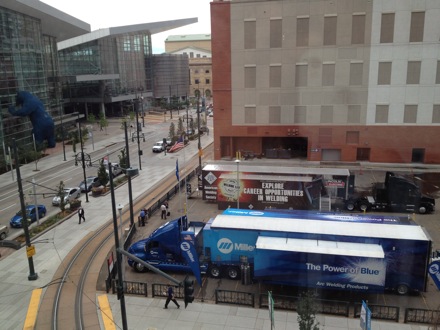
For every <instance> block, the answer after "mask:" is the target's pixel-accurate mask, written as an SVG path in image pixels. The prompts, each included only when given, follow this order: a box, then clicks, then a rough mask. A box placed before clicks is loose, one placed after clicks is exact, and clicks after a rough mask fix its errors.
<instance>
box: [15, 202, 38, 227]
mask: <svg viewBox="0 0 440 330" xmlns="http://www.w3.org/2000/svg"><path fill="white" fill-rule="evenodd" d="M46 213H47V211H46V206H44V205H42V204H40V205H38V217H39V219H41V218H43V217H44V216H45V215H46ZM26 219H28V222H29V223H32V222H35V221H37V212H36V207H35V205H27V206H26ZM22 220H23V215H22V213H21V210H20V211H18V212H17V213H16V214H15V215H14V216H13V217H12V219H11V221H9V224H10V225H11V227H12V228H22V227H23V224H22Z"/></svg>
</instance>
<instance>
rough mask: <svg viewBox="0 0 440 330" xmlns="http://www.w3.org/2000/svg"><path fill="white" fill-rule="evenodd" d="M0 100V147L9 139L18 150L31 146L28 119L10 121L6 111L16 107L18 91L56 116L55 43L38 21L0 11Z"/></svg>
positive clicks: (56, 73) (12, 118)
mask: <svg viewBox="0 0 440 330" xmlns="http://www.w3.org/2000/svg"><path fill="white" fill-rule="evenodd" d="M0 36H1V37H0V99H1V105H2V112H1V119H0V120H1V128H2V129H1V130H0V131H1V136H0V139H1V141H0V142H1V144H2V149H3V145H10V144H11V141H12V138H15V139H16V140H17V144H18V145H19V146H22V145H29V144H31V143H32V135H31V134H30V131H31V130H32V125H31V123H30V121H29V119H28V118H27V117H13V116H11V115H10V114H9V112H8V111H7V108H8V107H9V106H10V105H14V104H15V95H16V93H17V91H19V90H25V91H28V92H30V93H32V94H34V95H36V96H37V97H38V98H39V99H40V100H41V101H42V102H43V104H44V105H45V106H46V110H47V111H48V112H49V113H50V114H51V115H53V114H59V111H60V107H59V106H58V105H57V102H49V100H57V99H59V98H58V97H57V96H58V95H59V92H58V91H59V79H58V76H59V75H58V71H57V56H56V42H55V39H54V38H52V37H50V36H45V35H43V34H42V32H41V24H40V21H39V20H38V19H36V18H32V17H30V16H26V15H23V14H20V13H17V12H14V11H11V10H8V9H6V8H2V7H0Z"/></svg>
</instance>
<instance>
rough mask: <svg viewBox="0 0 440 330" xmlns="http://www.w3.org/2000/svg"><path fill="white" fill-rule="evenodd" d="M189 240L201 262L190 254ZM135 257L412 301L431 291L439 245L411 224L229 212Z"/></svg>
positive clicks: (168, 266) (142, 248) (151, 242)
mask: <svg viewBox="0 0 440 330" xmlns="http://www.w3.org/2000/svg"><path fill="white" fill-rule="evenodd" d="M182 232H183V233H184V235H182ZM165 233H166V234H165ZM188 233H192V234H191V235H193V236H194V239H193V241H192V242H193V248H194V250H193V251H194V252H193V254H195V255H196V258H193V262H188V261H186V256H187V255H186V254H185V253H182V252H185V251H184V250H185V249H183V248H182V246H181V244H182V237H185V235H188ZM186 250H187V249H186ZM129 252H130V253H133V254H135V255H136V256H137V257H139V258H141V259H142V260H145V261H147V262H149V263H151V264H153V265H157V266H158V268H159V269H162V270H178V271H190V270H192V271H193V272H194V274H195V275H196V277H197V276H200V275H197V272H198V271H199V270H201V271H202V273H203V272H207V273H208V274H209V275H210V276H212V277H215V278H219V277H228V278H231V279H238V278H240V276H244V275H246V276H250V278H251V279H253V280H254V281H260V282H266V283H274V284H282V285H292V286H301V287H315V288H326V289H338V290H350V291H360V292H378V291H383V290H384V289H393V290H396V291H397V292H398V293H399V294H406V293H408V292H409V291H426V286H427V274H428V272H427V270H428V264H429V261H430V255H431V240H430V238H429V237H428V235H427V234H426V233H425V232H424V230H423V228H422V227H420V226H418V225H416V224H415V223H414V222H412V221H411V220H410V219H409V218H408V217H399V216H389V215H386V216H382V215H351V214H343V213H329V212H313V211H289V210H271V211H268V210H266V211H251V210H238V209H228V210H226V211H224V212H223V213H222V214H220V215H218V216H216V217H215V218H213V219H210V220H209V221H208V222H207V223H206V224H204V223H200V222H196V223H189V224H186V217H184V218H181V219H178V220H174V221H171V222H169V223H167V224H165V225H163V226H162V227H160V228H158V229H157V230H156V231H155V232H153V233H152V234H151V236H150V237H149V238H147V239H145V240H142V241H140V242H138V243H135V244H134V245H133V246H132V247H131V248H130V250H129ZM129 263H130V265H131V266H132V267H134V268H135V269H136V270H138V271H142V270H144V269H143V267H142V265H139V264H136V263H134V262H133V261H130V260H129ZM243 270H248V273H245V272H244V271H243Z"/></svg>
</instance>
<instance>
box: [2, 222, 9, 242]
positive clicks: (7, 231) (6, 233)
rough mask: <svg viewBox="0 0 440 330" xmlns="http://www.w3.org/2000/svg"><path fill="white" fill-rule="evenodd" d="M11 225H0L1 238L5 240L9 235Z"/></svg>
mask: <svg viewBox="0 0 440 330" xmlns="http://www.w3.org/2000/svg"><path fill="white" fill-rule="evenodd" d="M8 233H9V227H8V226H5V225H0V240H4V239H5V238H6V236H8Z"/></svg>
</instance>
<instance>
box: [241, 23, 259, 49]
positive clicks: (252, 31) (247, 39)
mask: <svg viewBox="0 0 440 330" xmlns="http://www.w3.org/2000/svg"><path fill="white" fill-rule="evenodd" d="M256 31H257V22H256V21H245V22H244V49H255V48H256V44H257V32H256Z"/></svg>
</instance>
